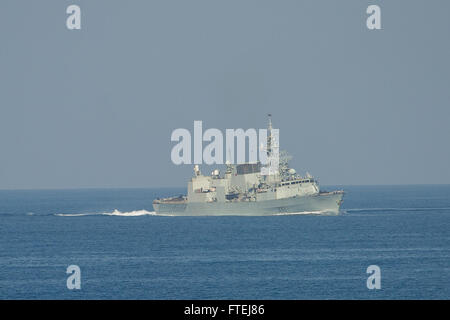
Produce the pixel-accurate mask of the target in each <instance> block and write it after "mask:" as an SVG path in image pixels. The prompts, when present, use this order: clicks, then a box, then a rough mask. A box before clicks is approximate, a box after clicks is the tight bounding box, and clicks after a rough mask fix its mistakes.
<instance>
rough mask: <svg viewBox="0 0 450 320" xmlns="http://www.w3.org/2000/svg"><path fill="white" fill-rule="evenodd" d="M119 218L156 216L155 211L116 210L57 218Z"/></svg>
mask: <svg viewBox="0 0 450 320" xmlns="http://www.w3.org/2000/svg"><path fill="white" fill-rule="evenodd" d="M99 215H103V216H118V217H140V216H156V215H157V214H156V212H155V211H147V210H135V211H128V212H122V211H119V210H117V209H115V210H114V211H112V212H99V213H57V214H55V216H59V217H83V216H99Z"/></svg>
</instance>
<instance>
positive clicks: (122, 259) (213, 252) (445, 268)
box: [0, 185, 450, 299]
mask: <svg viewBox="0 0 450 320" xmlns="http://www.w3.org/2000/svg"><path fill="white" fill-rule="evenodd" d="M332 188H333V187H330V188H326V189H332ZM339 188H343V189H344V190H345V191H346V195H345V198H344V204H343V212H342V214H340V215H339V216H318V215H283V216H269V217H238V216H230V217H172V216H158V215H155V213H154V212H153V208H152V200H153V199H154V198H156V197H163V196H168V195H173V194H175V195H177V194H180V193H184V189H181V188H179V189H83V190H16V191H0V299H449V298H450V186H448V185H433V186H428V185H427V186H425V185H423V186H419V185H415V186H339ZM69 265H77V266H79V267H80V270H81V278H80V280H81V289H80V290H76V289H74V290H69V289H68V288H67V285H66V281H67V277H68V276H69V275H68V274H66V269H67V267H68V266H69ZM370 265H377V266H379V268H380V271H381V277H380V281H381V289H379V290H377V289H373V290H369V289H368V288H367V285H366V283H367V278H368V277H369V276H370V274H368V273H367V272H366V271H367V267H368V266H370Z"/></svg>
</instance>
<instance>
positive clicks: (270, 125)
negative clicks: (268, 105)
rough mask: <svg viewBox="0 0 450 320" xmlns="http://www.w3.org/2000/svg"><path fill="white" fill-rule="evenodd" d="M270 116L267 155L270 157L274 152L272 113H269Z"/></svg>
mask: <svg viewBox="0 0 450 320" xmlns="http://www.w3.org/2000/svg"><path fill="white" fill-rule="evenodd" d="M267 116H268V117H269V126H268V129H267V133H268V134H267V157H268V158H270V155H271V154H272V114H270V113H269V114H268V115H267Z"/></svg>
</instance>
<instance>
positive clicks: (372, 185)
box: [0, 183, 450, 191]
mask: <svg viewBox="0 0 450 320" xmlns="http://www.w3.org/2000/svg"><path fill="white" fill-rule="evenodd" d="M449 185H450V183H392V184H324V185H321V186H323V187H395V186H398V187H401V186H449ZM182 188H186V186H166V187H154V186H148V187H62V188H47V187H44V188H10V189H7V188H0V191H58V190H61V191H63V190H99V189H110V190H123V189H182Z"/></svg>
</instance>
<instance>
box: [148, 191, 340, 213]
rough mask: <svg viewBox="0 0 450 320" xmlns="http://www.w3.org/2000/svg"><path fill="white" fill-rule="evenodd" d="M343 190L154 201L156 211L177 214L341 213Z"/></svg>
mask: <svg viewBox="0 0 450 320" xmlns="http://www.w3.org/2000/svg"><path fill="white" fill-rule="evenodd" d="M343 195H344V194H343V192H332V193H326V194H317V195H312V196H299V197H292V198H285V199H277V200H267V201H251V202H224V203H220V202H211V203H201V202H198V203H164V202H162V203H154V204H153V207H154V209H155V212H156V213H159V214H168V215H176V216H224V215H235V216H266V215H280V214H296V213H298V214H302V213H303V214H308V213H309V214H339V209H340V205H341V203H342V198H343Z"/></svg>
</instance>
